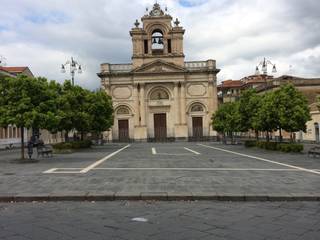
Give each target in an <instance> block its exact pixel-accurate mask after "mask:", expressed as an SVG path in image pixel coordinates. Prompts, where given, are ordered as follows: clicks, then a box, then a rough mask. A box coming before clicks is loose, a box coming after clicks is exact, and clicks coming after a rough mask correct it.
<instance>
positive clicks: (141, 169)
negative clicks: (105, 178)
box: [92, 168, 319, 172]
mask: <svg viewBox="0 0 320 240" xmlns="http://www.w3.org/2000/svg"><path fill="white" fill-rule="evenodd" d="M92 170H111V171H113V170H115V171H127V170H128V171H137V170H138V171H153V170H155V171H158V170H159V171H162V170H165V171H270V172H300V171H301V170H300V169H293V168H93V169H92ZM311 170H314V171H319V169H311Z"/></svg>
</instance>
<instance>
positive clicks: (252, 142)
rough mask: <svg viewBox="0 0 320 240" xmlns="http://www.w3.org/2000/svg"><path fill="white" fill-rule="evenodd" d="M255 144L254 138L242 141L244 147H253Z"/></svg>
mask: <svg viewBox="0 0 320 240" xmlns="http://www.w3.org/2000/svg"><path fill="white" fill-rule="evenodd" d="M256 145H257V141H256V140H247V141H245V142H244V146H245V147H255V146H256Z"/></svg>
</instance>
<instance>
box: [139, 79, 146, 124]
mask: <svg viewBox="0 0 320 240" xmlns="http://www.w3.org/2000/svg"><path fill="white" fill-rule="evenodd" d="M140 116H141V126H145V125H146V111H145V96H144V84H140Z"/></svg>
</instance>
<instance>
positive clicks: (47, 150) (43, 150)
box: [37, 145, 53, 157]
mask: <svg viewBox="0 0 320 240" xmlns="http://www.w3.org/2000/svg"><path fill="white" fill-rule="evenodd" d="M37 153H38V157H39V156H40V155H41V156H42V157H44V156H45V155H46V156H47V157H49V156H51V157H52V153H53V149H52V146H51V145H39V146H37Z"/></svg>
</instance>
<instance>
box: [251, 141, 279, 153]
mask: <svg viewBox="0 0 320 240" xmlns="http://www.w3.org/2000/svg"><path fill="white" fill-rule="evenodd" d="M256 146H257V147H259V148H263V149H267V150H273V151H275V150H278V149H277V143H276V142H260V141H259V142H257V143H256Z"/></svg>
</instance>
